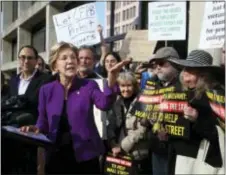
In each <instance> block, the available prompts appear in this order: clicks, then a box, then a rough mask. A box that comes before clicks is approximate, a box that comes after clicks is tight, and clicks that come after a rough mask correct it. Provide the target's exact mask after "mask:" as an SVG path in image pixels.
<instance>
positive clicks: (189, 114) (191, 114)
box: [184, 106, 198, 122]
mask: <svg viewBox="0 0 226 175" xmlns="http://www.w3.org/2000/svg"><path fill="white" fill-rule="evenodd" d="M197 117H198V111H197V110H196V109H195V108H192V107H191V106H186V107H185V108H184V118H186V119H188V120H190V121H191V122H195V121H196V120H197Z"/></svg>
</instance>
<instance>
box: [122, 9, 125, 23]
mask: <svg viewBox="0 0 226 175" xmlns="http://www.w3.org/2000/svg"><path fill="white" fill-rule="evenodd" d="M122 19H123V21H124V20H126V11H125V10H123V16H122Z"/></svg>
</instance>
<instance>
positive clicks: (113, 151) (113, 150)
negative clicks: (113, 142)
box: [112, 146, 121, 157]
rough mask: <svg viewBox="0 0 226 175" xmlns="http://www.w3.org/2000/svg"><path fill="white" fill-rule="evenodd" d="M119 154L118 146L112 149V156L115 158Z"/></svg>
mask: <svg viewBox="0 0 226 175" xmlns="http://www.w3.org/2000/svg"><path fill="white" fill-rule="evenodd" d="M120 152H121V148H120V147H119V146H117V147H114V148H112V154H113V156H114V157H116V156H117V155H118V154H119V153H120Z"/></svg>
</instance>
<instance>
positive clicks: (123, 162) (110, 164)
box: [104, 155, 136, 175]
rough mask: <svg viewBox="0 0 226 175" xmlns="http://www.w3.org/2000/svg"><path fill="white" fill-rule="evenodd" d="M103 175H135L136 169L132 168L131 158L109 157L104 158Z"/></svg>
mask: <svg viewBox="0 0 226 175" xmlns="http://www.w3.org/2000/svg"><path fill="white" fill-rule="evenodd" d="M104 174H105V175H114V174H117V175H119V174H121V175H135V174H136V169H135V167H134V164H133V161H132V158H130V157H128V156H127V157H123V156H117V157H113V156H111V155H108V156H106V159H105V166H104Z"/></svg>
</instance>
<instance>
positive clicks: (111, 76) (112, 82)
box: [108, 58, 132, 87]
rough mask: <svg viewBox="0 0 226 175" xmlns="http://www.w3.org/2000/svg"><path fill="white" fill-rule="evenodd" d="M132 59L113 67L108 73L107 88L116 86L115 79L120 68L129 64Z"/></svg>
mask: <svg viewBox="0 0 226 175" xmlns="http://www.w3.org/2000/svg"><path fill="white" fill-rule="evenodd" d="M131 61H132V58H127V59H125V60H123V61H121V62H119V63H117V64H116V65H115V66H113V67H112V68H111V69H110V70H109V72H108V86H109V87H113V86H114V85H115V84H116V79H117V77H118V74H119V72H120V71H121V70H122V68H123V67H124V66H125V65H127V64H129V63H131Z"/></svg>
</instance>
